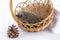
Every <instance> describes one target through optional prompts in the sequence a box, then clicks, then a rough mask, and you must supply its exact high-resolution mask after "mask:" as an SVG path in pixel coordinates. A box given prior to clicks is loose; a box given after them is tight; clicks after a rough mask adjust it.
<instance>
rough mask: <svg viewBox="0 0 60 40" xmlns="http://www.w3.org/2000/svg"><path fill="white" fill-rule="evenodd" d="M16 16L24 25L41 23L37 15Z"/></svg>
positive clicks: (23, 13) (22, 13)
mask: <svg viewBox="0 0 60 40" xmlns="http://www.w3.org/2000/svg"><path fill="white" fill-rule="evenodd" d="M16 16H17V17H18V18H20V19H21V21H22V22H24V23H37V22H40V21H41V19H39V18H38V17H37V16H36V15H34V14H33V13H30V12H21V13H20V12H18V14H17V15H16Z"/></svg>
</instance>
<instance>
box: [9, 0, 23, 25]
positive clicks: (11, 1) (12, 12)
mask: <svg viewBox="0 0 60 40" xmlns="http://www.w3.org/2000/svg"><path fill="white" fill-rule="evenodd" d="M10 11H11V14H12V16H13V18H14V19H15V21H16V22H17V23H18V25H19V24H20V26H22V25H21V24H22V22H21V21H19V19H18V17H17V16H16V13H15V11H14V10H13V0H10Z"/></svg>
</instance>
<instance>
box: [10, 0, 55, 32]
mask: <svg viewBox="0 0 60 40" xmlns="http://www.w3.org/2000/svg"><path fill="white" fill-rule="evenodd" d="M35 1H36V0H35ZM22 4H23V5H25V6H22V7H21V5H22ZM10 9H11V12H12V16H13V17H14V19H15V20H16V22H17V23H18V26H19V27H20V28H22V29H23V30H27V31H31V32H37V31H40V30H44V29H45V28H46V27H48V26H49V24H50V23H51V22H52V21H53V18H54V10H53V7H52V4H51V3H50V1H47V3H40V2H37V1H36V2H33V3H30V4H27V1H25V2H21V3H19V4H18V5H17V6H16V9H15V10H17V9H18V10H19V11H26V12H31V13H33V14H35V15H36V16H37V17H38V18H39V19H41V18H42V20H41V21H39V22H36V23H30V24H26V23H23V22H22V21H21V20H20V19H19V18H18V17H17V16H16V13H17V11H14V12H13V10H12V0H10ZM32 20H33V19H32Z"/></svg>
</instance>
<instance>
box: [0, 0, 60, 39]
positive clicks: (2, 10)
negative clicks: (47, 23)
mask: <svg viewBox="0 0 60 40" xmlns="http://www.w3.org/2000/svg"><path fill="white" fill-rule="evenodd" d="M16 2H17V1H16ZM52 2H53V4H54V8H55V9H57V10H58V11H60V0H52ZM12 24H16V25H17V23H16V22H15V21H14V19H13V18H12V16H11V12H10V9H9V0H0V40H60V34H54V33H51V32H46V31H41V32H34V33H33V32H27V31H23V30H20V29H19V32H20V35H19V37H18V38H15V39H10V38H8V37H7V34H6V33H7V29H8V26H9V25H12ZM56 27H58V26H56Z"/></svg>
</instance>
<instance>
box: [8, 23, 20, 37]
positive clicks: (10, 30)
mask: <svg viewBox="0 0 60 40" xmlns="http://www.w3.org/2000/svg"><path fill="white" fill-rule="evenodd" d="M17 29H18V28H17V27H16V25H14V24H13V25H12V26H9V28H8V32H7V34H8V37H10V38H16V37H18V35H19V30H17Z"/></svg>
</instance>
